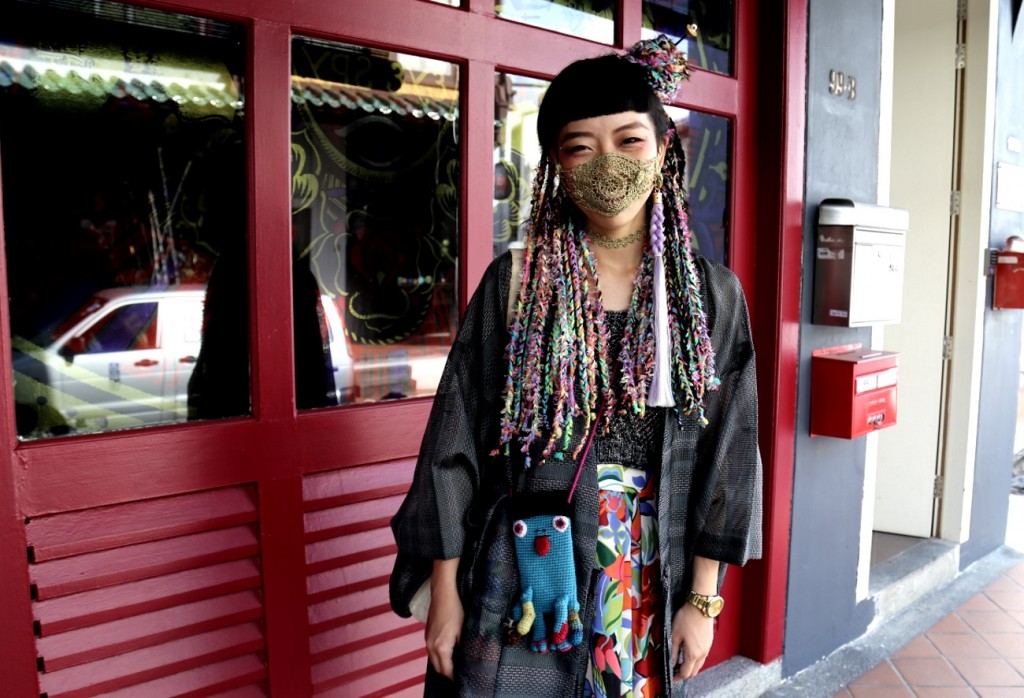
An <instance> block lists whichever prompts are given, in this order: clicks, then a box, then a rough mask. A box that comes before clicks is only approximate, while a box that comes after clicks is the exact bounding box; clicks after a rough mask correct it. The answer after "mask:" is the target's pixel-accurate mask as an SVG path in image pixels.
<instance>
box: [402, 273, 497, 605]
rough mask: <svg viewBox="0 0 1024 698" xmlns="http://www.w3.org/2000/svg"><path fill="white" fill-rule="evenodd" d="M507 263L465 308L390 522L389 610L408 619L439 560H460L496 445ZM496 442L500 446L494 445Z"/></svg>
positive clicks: (488, 278) (486, 279)
mask: <svg viewBox="0 0 1024 698" xmlns="http://www.w3.org/2000/svg"><path fill="white" fill-rule="evenodd" d="M506 257H507V255H506V256H504V257H501V258H499V259H498V260H495V262H494V263H492V264H491V266H490V267H489V268H488V270H487V272H486V273H485V275H484V278H483V280H482V281H481V284H480V286H479V287H478V289H477V291H476V293H475V294H474V295H473V298H472V299H471V300H470V302H469V305H468V306H467V308H466V313H465V316H464V317H463V319H462V323H461V326H460V328H459V332H458V336H457V337H456V339H455V342H454V343H453V345H452V348H451V351H450V352H449V355H448V361H447V363H446V364H445V368H444V372H443V373H442V375H441V380H440V382H439V384H438V389H437V393H436V396H435V398H434V404H433V407H432V408H431V411H430V417H429V419H428V420H427V427H426V430H425V432H424V434H423V442H422V445H421V447H420V453H419V457H418V459H417V462H416V469H415V472H414V475H413V481H412V484H411V485H410V487H409V492H408V494H407V495H406V497H405V500H404V501H403V502H402V504H401V506H400V507H399V509H398V513H397V514H395V516H394V518H392V520H391V529H392V532H393V533H394V536H395V542H396V544H397V547H398V555H397V559H396V561H395V567H394V570H393V571H392V574H391V605H392V607H393V608H394V610H395V611H396V612H397V613H398V614H399V615H408V602H409V600H410V599H411V598H412V595H413V594H414V593H415V592H416V590H417V589H418V588H419V586H420V584H421V583H422V582H423V580H425V579H426V578H427V576H428V575H429V574H430V570H431V568H432V565H433V561H434V560H435V559H451V558H454V557H458V556H460V555H462V552H463V548H464V546H465V543H466V540H465V539H466V528H465V520H466V512H467V511H468V510H469V508H470V506H471V505H472V504H473V502H474V499H475V497H476V494H477V492H478V491H479V490H480V481H481V476H482V472H481V468H482V467H483V465H484V464H485V463H486V461H487V458H488V457H487V452H488V451H489V448H490V447H493V446H494V445H495V444H496V443H497V442H496V441H494V439H493V438H492V437H491V435H492V434H493V433H496V429H495V428H494V425H495V424H496V423H497V417H498V409H499V406H498V399H499V398H500V391H501V388H502V387H503V381H501V380H500V367H501V363H502V362H501V358H502V356H503V354H504V348H505V347H504V344H505V342H507V330H506V329H505V327H504V325H503V324H502V323H501V319H502V318H504V310H503V309H504V305H503V303H504V300H503V298H502V292H504V294H505V295H506V296H507V293H508V285H507V279H505V283H504V284H502V283H501V278H503V277H502V273H503V274H504V276H505V277H507V275H508V274H509V269H510V263H508V262H507V260H506ZM491 441H494V443H491Z"/></svg>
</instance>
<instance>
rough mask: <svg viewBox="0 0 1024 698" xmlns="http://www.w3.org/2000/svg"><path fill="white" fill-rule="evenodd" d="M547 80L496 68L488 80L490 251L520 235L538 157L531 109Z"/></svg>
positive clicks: (496, 252) (527, 213) (522, 236)
mask: <svg viewBox="0 0 1024 698" xmlns="http://www.w3.org/2000/svg"><path fill="white" fill-rule="evenodd" d="M547 86H548V81H547V80H538V79H536V78H527V77H523V76H522V75H512V74H510V73H497V75H496V78H495V85H494V113H495V119H496V123H495V126H494V256H495V257H497V256H498V255H500V254H501V253H502V252H504V251H505V250H506V249H508V247H509V244H510V243H513V242H516V241H521V240H524V239H525V236H526V230H525V226H526V224H527V223H528V222H529V220H530V198H531V196H532V194H533V191H532V190H533V175H534V172H535V171H536V169H537V165H538V164H539V163H540V154H541V153H540V143H539V141H538V140H537V112H538V111H539V109H540V99H541V96H542V95H543V94H544V90H546V89H547Z"/></svg>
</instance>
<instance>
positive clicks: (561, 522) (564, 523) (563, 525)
mask: <svg viewBox="0 0 1024 698" xmlns="http://www.w3.org/2000/svg"><path fill="white" fill-rule="evenodd" d="M551 525H553V526H554V527H555V530H556V531H558V532H559V533H565V529H567V528H569V519H567V518H566V517H564V516H556V517H555V519H554V521H552V522H551Z"/></svg>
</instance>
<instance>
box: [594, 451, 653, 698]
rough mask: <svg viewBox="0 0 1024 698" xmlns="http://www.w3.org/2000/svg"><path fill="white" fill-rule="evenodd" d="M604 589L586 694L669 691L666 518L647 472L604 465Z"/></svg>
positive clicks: (600, 473)
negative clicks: (664, 620) (663, 563)
mask: <svg viewBox="0 0 1024 698" xmlns="http://www.w3.org/2000/svg"><path fill="white" fill-rule="evenodd" d="M597 477H598V489H599V490H600V511H599V515H598V516H599V518H598V533H597V553H596V554H597V563H598V566H599V567H600V568H601V569H600V572H599V573H598V580H597V590H596V592H595V594H594V601H595V609H594V625H593V627H592V628H591V631H590V663H589V666H588V667H587V681H586V686H585V689H584V696H588V697H589V696H594V697H595V698H606V697H607V698H618V697H620V696H626V697H628V698H641V697H643V698H653V697H654V696H660V695H662V694H663V692H664V691H663V686H662V683H663V681H662V678H661V677H662V671H661V662H662V651H663V649H662V627H661V608H660V606H659V599H658V597H659V590H658V584H659V566H658V524H657V515H656V511H655V506H654V504H655V503H654V486H653V483H652V482H650V481H649V480H648V477H647V473H646V472H645V471H644V470H640V469H638V468H631V467H627V466H623V465H614V464H602V465H598V466H597Z"/></svg>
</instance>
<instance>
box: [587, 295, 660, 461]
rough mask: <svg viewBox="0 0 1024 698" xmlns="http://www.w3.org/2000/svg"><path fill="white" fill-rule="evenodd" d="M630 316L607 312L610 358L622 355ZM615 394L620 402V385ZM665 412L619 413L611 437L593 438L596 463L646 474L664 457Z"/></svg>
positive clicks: (617, 312)
mask: <svg viewBox="0 0 1024 698" xmlns="http://www.w3.org/2000/svg"><path fill="white" fill-rule="evenodd" d="M628 316H629V311H627V310H606V311H604V321H605V327H607V328H608V356H616V357H617V356H618V355H619V349H620V348H621V347H622V335H623V334H625V332H626V320H627V318H628ZM616 363H617V362H616ZM613 392H614V394H615V399H616V401H618V400H619V399H620V398H621V397H622V387H621V386H620V385H619V384H618V382H615V383H614V385H613ZM663 411H664V408H663V407H651V408H648V409H647V414H646V415H645V416H644V417H643V418H641V417H640V416H639V415H637V414H633V413H632V412H626V411H625V410H622V409H618V410H616V412H615V414H614V415H613V416H612V421H611V429H610V430H609V431H608V433H607V434H605V433H602V430H600V429H599V430H598V432H597V434H596V435H595V436H594V445H593V449H594V456H595V457H596V459H597V460H596V462H597V463H616V464H619V465H625V466H629V467H631V468H639V469H641V470H647V469H648V468H649V467H650V466H651V465H652V464H654V463H656V462H657V460H658V459H659V458H660V457H661V433H662V431H663V425H664V422H665V419H664V417H663Z"/></svg>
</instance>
